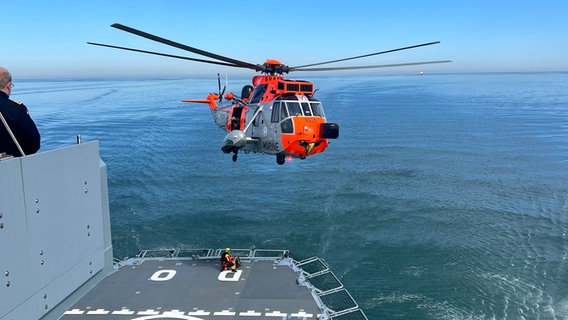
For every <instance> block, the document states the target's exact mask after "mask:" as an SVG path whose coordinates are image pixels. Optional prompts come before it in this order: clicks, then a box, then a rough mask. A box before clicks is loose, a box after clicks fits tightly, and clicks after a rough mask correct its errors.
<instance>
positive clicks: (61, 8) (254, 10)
mask: <svg viewBox="0 0 568 320" xmlns="http://www.w3.org/2000/svg"><path fill="white" fill-rule="evenodd" d="M2 12H3V14H2V19H1V20H0V21H1V22H0V24H1V27H2V28H1V29H2V30H3V32H2V36H1V43H2V45H1V56H0V66H3V67H6V68H8V69H9V70H10V71H11V72H12V74H13V76H14V77H15V78H16V79H17V78H18V77H20V78H30V77H77V76H87V77H105V76H141V75H148V76H184V75H186V76H192V75H206V74H207V75H210V74H216V73H217V72H223V73H225V72H228V73H229V74H232V73H234V74H243V71H242V70H239V69H228V68H223V67H217V66H214V65H203V64H199V63H195V62H188V61H183V60H175V59H169V58H164V57H156V56H150V55H144V54H141V53H135V52H126V51H120V50H115V49H109V48H101V47H95V46H90V45H87V44H86V42H87V41H93V42H102V43H108V44H113V45H119V46H127V47H134V48H139V49H144V50H151V51H160V52H165V53H170V54H176V55H187V56H193V57H195V55H193V54H191V53H185V52H183V51H181V50H179V49H175V48H169V47H167V46H165V45H163V44H158V43H155V42H152V41H150V40H147V39H143V38H140V37H137V36H135V35H131V34H128V33H126V32H124V31H120V30H117V29H114V28H111V27H109V25H110V24H112V23H115V22H118V23H122V24H125V25H128V26H131V27H133V28H137V29H140V30H143V31H146V32H149V33H153V34H155V35H159V36H162V37H165V38H169V39H171V40H174V41H177V42H181V43H185V44H188V45H191V46H194V47H197V48H201V49H203V50H207V51H211V52H214V53H218V54H221V55H226V56H230V57H232V58H235V59H239V60H245V61H249V62H252V63H263V62H264V61H265V60H266V59H268V58H273V59H278V60H280V61H282V62H283V63H284V64H287V65H290V66H294V65H301V64H307V63H312V62H317V61H325V60H331V59H337V58H343V57H349V56H354V55H360V54H365V53H371V52H376V51H382V50H388V49H393V48H397V47H403V46H408V45H413V44H418V43H424V42H430V41H438V40H439V41H441V42H442V43H441V44H438V45H434V46H430V47H424V48H418V49H414V50H410V51H405V52H399V53H392V54H387V55H382V56H376V57H371V58H367V59H361V60H358V61H356V63H353V62H352V63H351V64H357V65H360V64H386V63H399V62H412V61H425V60H445V59H450V60H453V61H454V62H453V63H451V64H444V65H430V66H423V67H412V68H411V67H404V68H400V69H397V70H393V69H376V70H374V71H373V72H375V73H393V72H415V71H416V70H418V69H420V70H421V71H422V70H424V71H427V72H487V71H489V72H492V71H496V72H501V71H505V72H509V71H512V72H515V71H568V1H566V0H550V1H535V0H515V1H513V0H509V1H500V0H476V1H458V0H448V1H444V0H440V1H423V0H406V1H405V0H400V1H380V0H369V1H340V2H339V1H329V0H326V1H323V0H318V1H305V0H304V1H294V0H288V1H269V0H265V1H257V0H247V1H235V2H229V1H190V0H159V1H158V0H153V1H148V0H97V1H91V0H85V1H80V0H46V1H40V0H35V1H26V0H7V1H2ZM343 65H347V63H345V64H343ZM244 74H252V71H251V72H248V71H245V72H244ZM304 74H305V73H303V75H304Z"/></svg>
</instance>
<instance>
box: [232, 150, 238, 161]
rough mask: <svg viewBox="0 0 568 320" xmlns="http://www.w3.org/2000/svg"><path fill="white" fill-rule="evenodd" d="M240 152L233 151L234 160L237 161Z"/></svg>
mask: <svg viewBox="0 0 568 320" xmlns="http://www.w3.org/2000/svg"><path fill="white" fill-rule="evenodd" d="M238 156H239V155H238V154H237V153H236V152H235V153H233V162H237V158H238Z"/></svg>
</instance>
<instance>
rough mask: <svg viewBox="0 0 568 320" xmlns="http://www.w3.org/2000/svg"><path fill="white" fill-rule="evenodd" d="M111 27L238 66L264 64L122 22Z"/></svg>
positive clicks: (253, 66) (257, 67)
mask: <svg viewBox="0 0 568 320" xmlns="http://www.w3.org/2000/svg"><path fill="white" fill-rule="evenodd" d="M111 27H113V28H116V29H120V30H122V31H126V32H129V33H132V34H135V35H137V36H141V37H144V38H146V39H150V40H153V41H156V42H160V43H163V44H166V45H169V46H172V47H176V48H178V49H182V50H185V51H189V52H193V53H196V54H199V55H202V56H206V57H209V58H213V59H216V60H221V61H224V62H228V63H231V64H233V65H234V66H237V67H241V68H249V69H253V70H258V69H259V68H262V66H259V65H256V64H252V63H248V62H245V61H240V60H236V59H232V58H229V57H224V56H221V55H218V54H214V53H211V52H207V51H204V50H200V49H197V48H194V47H190V46H187V45H185V44H181V43H179V42H175V41H171V40H168V39H165V38H162V37H158V36H155V35H153V34H149V33H147V32H144V31H140V30H137V29H134V28H131V27H128V26H125V25H122V24H120V23H113V24H112V25H111Z"/></svg>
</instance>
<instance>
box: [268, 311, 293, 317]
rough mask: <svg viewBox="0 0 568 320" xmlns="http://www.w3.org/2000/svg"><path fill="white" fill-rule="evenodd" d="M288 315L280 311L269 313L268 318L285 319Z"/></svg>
mask: <svg viewBox="0 0 568 320" xmlns="http://www.w3.org/2000/svg"><path fill="white" fill-rule="evenodd" d="M287 315H288V314H287V313H282V312H280V311H272V312H267V313H266V316H267V317H280V318H284V317H285V316H287Z"/></svg>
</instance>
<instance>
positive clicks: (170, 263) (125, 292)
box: [62, 251, 364, 320]
mask: <svg viewBox="0 0 568 320" xmlns="http://www.w3.org/2000/svg"><path fill="white" fill-rule="evenodd" d="M172 252H173V251H172ZM217 252H218V251H217ZM215 255H216V254H213V255H212V256H211V257H209V258H208V257H205V258H203V257H196V256H193V257H173V258H171V257H151V258H147V257H144V258H136V259H130V260H127V261H125V262H124V263H123V264H122V265H120V267H118V268H117V271H115V272H113V273H112V274H111V275H109V276H107V277H106V278H105V279H104V280H103V281H101V282H100V283H99V284H97V286H96V287H95V288H94V289H93V290H91V291H90V292H89V293H87V294H86V295H85V296H84V297H83V298H82V299H80V300H79V301H78V302H77V303H76V304H74V305H73V306H72V307H70V308H69V309H68V310H67V311H66V312H65V314H64V316H63V317H62V319H63V320H73V319H88V320H90V319H92V320H96V319H133V320H146V319H189V320H198V319H214V320H216V319H328V317H327V316H323V317H322V310H325V308H326V307H325V306H323V307H320V305H321V304H322V300H321V299H320V298H319V296H318V292H320V293H321V292H322V291H321V290H318V289H316V288H315V287H314V286H313V285H312V284H311V283H310V282H309V281H304V280H303V279H304V278H306V275H307V274H308V273H306V272H305V271H303V270H302V269H300V268H298V267H297V266H298V263H297V262H294V260H293V259H291V258H284V259H281V258H266V257H241V263H242V264H241V266H240V267H239V268H238V270H237V272H231V271H221V270H220V264H219V259H218V258H217V257H215ZM318 261H319V260H318ZM319 264H320V265H321V266H323V267H316V268H317V269H319V270H317V269H316V270H314V271H315V272H316V273H321V272H322V271H324V272H326V270H327V267H326V266H325V265H324V264H323V262H321V261H320V263H319ZM308 269H309V268H308ZM333 277H334V278H335V276H333ZM324 282H329V280H326V281H324ZM340 286H341V285H340ZM341 287H342V286H341ZM361 314H362V312H361ZM363 317H364V316H363ZM361 319H364V318H361Z"/></svg>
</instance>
